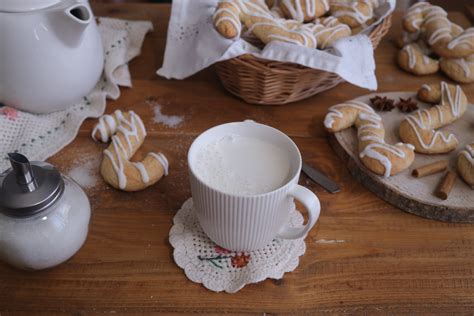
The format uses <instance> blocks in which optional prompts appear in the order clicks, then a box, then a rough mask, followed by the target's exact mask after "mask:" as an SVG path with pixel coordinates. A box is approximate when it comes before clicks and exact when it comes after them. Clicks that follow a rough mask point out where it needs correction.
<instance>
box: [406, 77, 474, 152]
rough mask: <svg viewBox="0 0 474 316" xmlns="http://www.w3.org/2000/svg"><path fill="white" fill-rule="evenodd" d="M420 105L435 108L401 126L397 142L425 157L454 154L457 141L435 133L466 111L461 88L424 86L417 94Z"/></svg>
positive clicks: (411, 115) (451, 136)
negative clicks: (413, 147)
mask: <svg viewBox="0 0 474 316" xmlns="http://www.w3.org/2000/svg"><path fill="white" fill-rule="evenodd" d="M418 98H419V99H420V100H421V101H425V102H429V103H434V104H438V105H435V106H433V107H431V108H430V109H427V110H424V109H423V110H418V111H416V112H413V113H412V114H410V115H407V116H406V118H405V119H404V120H403V121H402V122H401V124H400V130H399V131H400V138H401V139H402V140H403V141H404V142H406V143H410V144H413V145H414V146H415V151H416V152H419V153H424V154H442V153H447V152H449V151H451V150H454V149H455V148H456V146H457V144H458V140H457V139H456V136H454V134H451V133H449V132H442V131H436V129H438V128H440V127H442V126H445V125H448V124H451V123H452V122H454V121H455V120H457V119H459V118H460V117H461V116H462V115H463V114H464V112H466V109H467V105H468V102H467V98H466V95H465V94H464V92H463V91H462V89H461V87H459V86H457V85H451V84H447V83H446V82H441V83H440V84H431V85H426V84H425V85H423V86H422V87H421V88H420V90H418Z"/></svg>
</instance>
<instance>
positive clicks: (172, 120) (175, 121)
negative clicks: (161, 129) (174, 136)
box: [153, 103, 184, 128]
mask: <svg viewBox="0 0 474 316" xmlns="http://www.w3.org/2000/svg"><path fill="white" fill-rule="evenodd" d="M161 108H162V106H161V104H158V103H155V104H154V105H153V111H154V112H155V117H154V118H153V121H154V122H155V123H159V124H163V125H165V126H167V127H171V128H176V127H178V126H179V125H180V124H181V123H182V122H183V121H184V116H178V115H166V114H163V113H161Z"/></svg>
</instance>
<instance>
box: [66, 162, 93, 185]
mask: <svg viewBox="0 0 474 316" xmlns="http://www.w3.org/2000/svg"><path fill="white" fill-rule="evenodd" d="M99 163H100V159H98V158H97V157H95V156H90V157H87V156H86V157H81V158H79V159H78V160H76V161H74V164H73V166H72V168H71V169H70V170H69V171H68V172H67V175H68V176H69V177H71V178H72V179H74V181H76V182H77V183H78V184H79V185H80V186H81V187H83V188H86V189H90V188H93V187H95V186H96V184H97V181H98V177H99Z"/></svg>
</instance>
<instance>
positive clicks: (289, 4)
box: [279, 0, 329, 22]
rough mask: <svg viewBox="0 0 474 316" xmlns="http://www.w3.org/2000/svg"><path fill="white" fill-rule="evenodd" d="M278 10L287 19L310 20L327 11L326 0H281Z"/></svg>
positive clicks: (327, 4)
mask: <svg viewBox="0 0 474 316" xmlns="http://www.w3.org/2000/svg"><path fill="white" fill-rule="evenodd" d="M279 2H280V10H281V12H282V13H283V16H284V17H286V18H287V19H292V20H295V21H297V22H310V21H313V20H314V19H315V18H319V17H321V16H323V15H324V14H326V13H327V12H328V11H329V3H328V0H281V1H279Z"/></svg>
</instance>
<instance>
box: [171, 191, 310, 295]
mask: <svg viewBox="0 0 474 316" xmlns="http://www.w3.org/2000/svg"><path fill="white" fill-rule="evenodd" d="M173 223H174V225H173V227H172V228H171V230H170V236H169V240H170V243H171V245H172V246H173V248H174V252H173V257H174V261H175V262H176V264H177V265H178V266H179V267H180V268H182V269H183V270H184V273H185V274H186V277H187V278H188V279H190V280H191V281H193V282H196V283H202V284H203V285H204V286H205V287H206V288H207V289H209V290H211V291H215V292H221V291H225V292H228V293H235V292H237V291H239V290H240V289H242V288H243V287H244V286H245V285H247V284H251V283H256V282H260V281H263V280H265V279H267V278H271V279H281V278H282V277H283V275H284V274H285V273H286V272H291V271H293V270H294V269H296V267H297V266H298V264H299V257H300V256H302V255H303V254H304V253H305V251H306V244H305V242H304V239H296V240H283V239H274V240H273V241H272V242H271V243H270V244H269V245H267V246H266V247H265V248H262V249H259V250H256V251H251V252H234V251H230V250H227V249H224V248H221V247H219V246H217V245H216V244H214V242H212V241H211V240H210V239H209V237H207V235H206V234H205V233H204V231H203V230H202V228H201V226H200V225H199V221H198V219H197V217H196V212H195V211H194V210H193V201H192V198H190V199H188V200H187V201H186V202H184V204H183V206H182V207H181V209H180V210H179V211H178V213H176V215H175V217H174V219H173ZM290 224H291V225H292V226H293V227H298V226H302V225H303V216H302V215H301V213H300V212H298V211H296V210H295V209H293V210H292V212H291V215H290Z"/></svg>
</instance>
